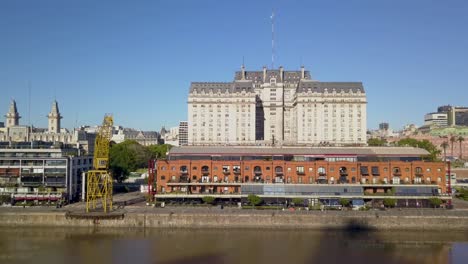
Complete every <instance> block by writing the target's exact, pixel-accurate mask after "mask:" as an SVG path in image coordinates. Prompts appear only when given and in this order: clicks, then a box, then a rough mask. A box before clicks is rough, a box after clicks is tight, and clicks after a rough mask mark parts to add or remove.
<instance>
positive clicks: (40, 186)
mask: <svg viewBox="0 0 468 264" xmlns="http://www.w3.org/2000/svg"><path fill="white" fill-rule="evenodd" d="M92 166H93V157H92V156H89V155H82V153H81V151H80V150H79V149H77V148H74V147H73V146H71V145H64V144H59V145H57V144H54V143H50V142H49V143H43V142H42V143H41V142H31V143H30V142H17V143H7V142H2V143H0V194H1V195H8V196H10V197H11V198H12V201H16V202H18V201H34V200H36V201H49V202H50V201H52V202H54V201H57V200H60V199H65V200H67V201H72V200H77V199H79V197H80V193H79V192H80V191H81V184H82V183H81V180H82V179H81V175H82V173H83V172H86V171H88V170H90V169H91V168H92Z"/></svg>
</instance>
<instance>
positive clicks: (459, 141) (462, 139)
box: [457, 136, 465, 160]
mask: <svg viewBox="0 0 468 264" xmlns="http://www.w3.org/2000/svg"><path fill="white" fill-rule="evenodd" d="M457 141H458V143H460V159H461V160H462V159H463V155H462V154H463V152H462V142H463V141H465V139H464V138H463V137H462V136H459V137H458V138H457Z"/></svg>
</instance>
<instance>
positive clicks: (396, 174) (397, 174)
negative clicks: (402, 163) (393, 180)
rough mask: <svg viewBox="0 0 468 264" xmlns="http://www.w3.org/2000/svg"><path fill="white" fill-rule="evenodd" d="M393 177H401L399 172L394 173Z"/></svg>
mask: <svg viewBox="0 0 468 264" xmlns="http://www.w3.org/2000/svg"><path fill="white" fill-rule="evenodd" d="M393 176H401V172H394V173H393Z"/></svg>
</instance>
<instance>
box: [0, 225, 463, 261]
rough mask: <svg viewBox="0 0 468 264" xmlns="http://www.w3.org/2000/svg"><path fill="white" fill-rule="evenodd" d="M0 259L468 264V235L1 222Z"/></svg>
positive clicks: (456, 233)
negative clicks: (15, 224)
mask: <svg viewBox="0 0 468 264" xmlns="http://www.w3.org/2000/svg"><path fill="white" fill-rule="evenodd" d="M0 263H48V264H51V263H67V264H72V263H91V264H92V263H131V264H136V263H166V264H175V263H204V264H210V263H288V264H289V263H346V264H349V263H377V264H385V263H401V264H404V263H431V264H432V263H468V233H467V232H429V231H426V232H407V231H405V232H380V231H378V232H377V231H376V232H368V231H364V232H351V231H312V230H264V229H262V230H256V229H242V230H238V229H103V228H99V229H87V228H85V229H80V228H66V229H65V228H0Z"/></svg>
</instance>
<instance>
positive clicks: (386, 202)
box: [383, 198, 396, 207]
mask: <svg viewBox="0 0 468 264" xmlns="http://www.w3.org/2000/svg"><path fill="white" fill-rule="evenodd" d="M383 204H384V205H385V207H395V206H396V200H395V199H392V198H385V199H384V200H383Z"/></svg>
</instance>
